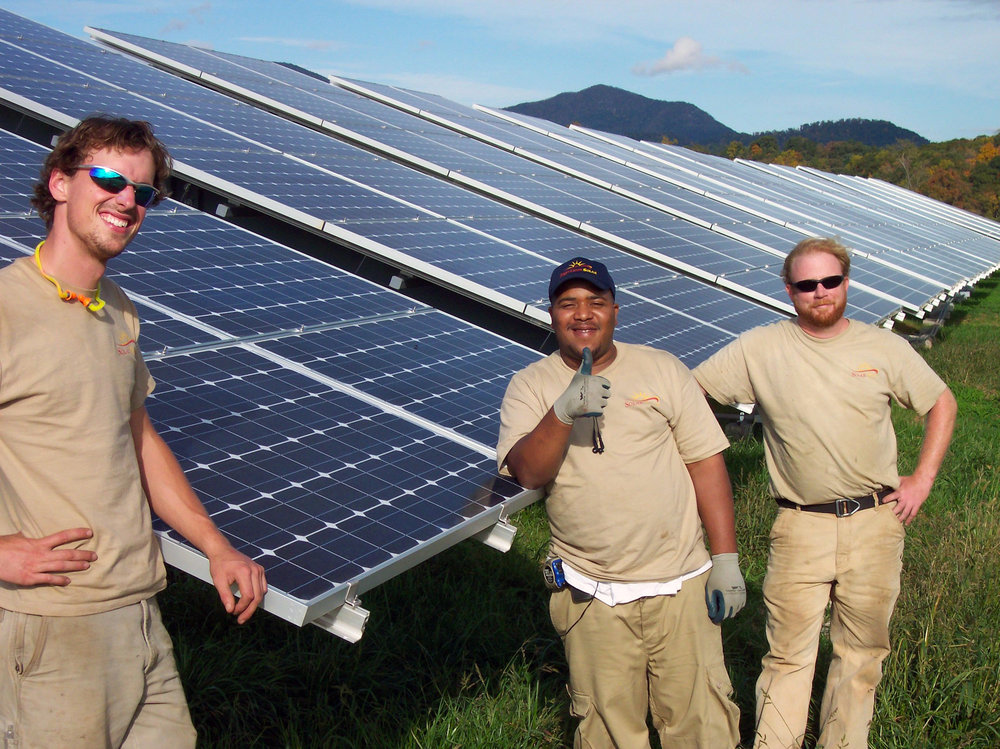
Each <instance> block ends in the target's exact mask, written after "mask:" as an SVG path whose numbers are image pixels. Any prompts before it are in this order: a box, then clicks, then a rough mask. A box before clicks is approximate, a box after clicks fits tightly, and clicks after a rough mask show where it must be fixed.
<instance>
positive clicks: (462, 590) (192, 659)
mask: <svg viewBox="0 0 1000 749" xmlns="http://www.w3.org/2000/svg"><path fill="white" fill-rule="evenodd" d="M171 580H172V582H171V585H170V586H169V587H168V589H167V591H165V592H164V593H163V594H162V595H161V597H160V599H161V607H162V610H163V616H164V621H165V623H166V625H167V628H168V629H169V630H170V632H171V635H172V636H173V638H174V642H175V650H176V654H177V659H178V665H179V668H180V670H181V675H182V679H183V681H184V685H185V690H186V692H187V695H188V701H189V703H190V706H191V712H192V718H193V720H194V722H195V724H196V726H197V728H198V730H199V734H200V739H199V746H205V747H236V746H239V747H247V746H261V747H264V746H266V747H281V746H289V747H297V746H301V747H387V748H388V747H402V746H418V745H419V744H418V743H417V742H415V741H414V740H413V736H419V734H420V731H421V727H422V726H424V725H425V724H426V723H427V722H428V721H429V720H432V719H433V718H434V716H435V715H437V714H438V713H439V710H440V703H442V701H449V700H456V699H461V698H462V696H463V695H466V694H468V693H469V692H470V691H473V692H486V693H489V694H493V693H494V692H496V691H498V690H502V689H504V688H505V687H504V685H503V684H502V682H503V680H504V675H505V673H507V672H508V671H509V670H510V665H511V663H512V662H514V661H516V660H517V659H519V658H523V660H524V667H525V668H527V669H528V671H529V673H531V674H532V675H533V678H534V679H535V680H536V681H537V682H538V684H539V690H540V695H539V699H540V700H542V701H543V702H552V701H560V700H562V701H565V697H564V695H565V692H564V690H563V686H562V684H563V683H564V680H565V670H566V669H565V662H564V660H563V653H562V647H561V643H560V642H559V640H558V638H557V637H556V635H555V633H554V632H553V631H552V627H551V624H550V623H549V619H548V612H547V609H546V600H547V597H546V595H545V592H544V589H543V587H542V584H541V577H540V574H539V571H538V566H537V564H536V563H535V562H534V561H533V559H531V558H530V554H529V553H527V552H524V551H521V552H520V553H517V552H516V551H513V550H512V551H511V552H509V553H508V554H506V555H503V554H499V553H498V552H496V551H495V550H493V549H489V548H487V547H484V546H482V545H480V544H478V543H475V542H465V543H462V544H459V545H458V546H456V547H455V548H452V549H449V550H448V551H445V552H443V553H442V554H440V555H438V556H436V557H434V558H432V559H431V560H429V561H427V562H425V563H424V564H422V565H420V566H419V567H418V568H416V569H414V570H410V571H409V572H406V573H404V574H402V575H400V576H399V577H397V578H394V579H393V580H390V581H388V582H386V583H384V584H383V585H381V586H379V587H378V588H376V589H375V590H373V591H370V592H369V593H368V594H367V595H366V596H364V597H363V605H364V606H365V608H366V609H368V610H370V611H371V618H370V620H369V622H368V625H367V627H366V634H365V636H364V637H363V638H362V640H361V641H360V642H358V643H356V644H350V643H347V642H345V641H343V640H341V639H339V638H338V637H336V636H334V635H332V634H330V633H327V632H325V631H323V630H320V629H319V628H317V627H312V626H308V627H305V628H302V629H299V628H296V627H295V626H293V625H290V624H288V623H286V622H284V621H281V620H279V619H277V618H276V617H274V616H272V615H270V614H267V613H266V612H259V613H258V614H257V615H255V617H254V619H253V620H251V622H250V623H248V624H247V625H245V626H243V627H238V626H235V625H233V624H232V623H231V622H230V621H229V619H228V617H226V615H225V614H224V612H223V611H222V609H221V606H220V605H219V603H218V601H217V598H216V596H215V593H214V591H212V590H211V589H209V588H208V586H206V585H204V584H203V583H201V582H200V581H197V580H194V579H191V578H188V577H187V576H186V575H183V574H182V573H176V572H172V573H171ZM565 728H566V726H565V725H564V726H562V729H563V731H564V730H565ZM556 733H558V731H556ZM551 745H552V746H558V745H559V744H558V743H553V744H551Z"/></svg>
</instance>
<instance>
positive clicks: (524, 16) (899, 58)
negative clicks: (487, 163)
mask: <svg viewBox="0 0 1000 749" xmlns="http://www.w3.org/2000/svg"><path fill="white" fill-rule="evenodd" d="M3 7H5V8H6V9H7V10H10V11H12V12H14V13H18V14H20V15H23V16H26V17H28V18H31V19H33V20H35V21H39V22H41V23H44V24H46V25H48V26H52V27H54V28H57V29H60V30H62V31H66V32H67V33H71V34H74V35H76V36H85V34H84V32H83V28H84V27H85V26H94V27H97V28H105V29H110V30H113V31H123V32H127V33H131V34H139V35H142V36H149V37H154V38H157V39H165V40H167V41H173V42H183V43H193V44H199V45H201V46H207V47H211V48H214V49H219V50H222V51H226V52H234V53H237V54H243V55H249V56H252V57H260V58H265V59H270V60H281V61H288V62H294V63H297V64H299V65H302V66H304V67H307V68H310V69H311V70H314V71H316V72H318V73H322V74H336V75H341V76H346V77H349V78H358V79H361V80H367V81H374V82H378V83H388V84H393V85H399V86H404V87H406V88H413V89H417V90H420V91H428V92H431V93H435V94H439V95H442V96H445V97H448V98H450V99H454V100H456V101H459V102H462V103H464V104H483V105H486V106H491V107H502V106H509V105H511V104H516V103H519V102H523V101H534V100H537V99H544V98H548V97H550V96H553V95H555V94H558V93H562V92H564V91H579V90H580V89H583V88H586V87H588V86H591V85H594V84H597V83H603V84H608V85H612V86H618V87H620V88H624V89H627V90H629V91H633V92H635V93H639V94H642V95H644V96H648V97H651V98H654V99H663V100H666V101H686V102H690V103H692V104H694V105H696V106H698V107H700V108H702V109H703V110H705V111H706V112H708V113H709V114H710V115H712V116H713V117H714V118H715V119H717V120H719V121H720V122H721V123H723V124H724V125H727V126H729V127H731V128H733V129H734V130H738V131H741V132H761V131H765V130H777V129H784V128H789V127H797V126H798V125H802V124H804V123H807V122H816V121H819V120H838V119H843V118H847V117H866V118H871V119H884V120H890V121H892V122H894V123H895V124H897V125H899V126H901V127H905V128H908V129H910V130H913V131H915V132H917V133H919V134H920V135H922V136H924V137H926V138H929V139H930V140H933V141H941V140H948V139H951V138H971V137H975V136H977V135H987V134H989V135H992V134H993V133H996V132H997V131H998V130H1000V86H998V85H997V79H998V72H997V71H998V70H1000V2H998V0H742V1H738V0H726V1H722V0H193V1H188V0H169V1H167V0H164V1H162V2H161V0H146V1H145V2H138V3H137V2H134V1H133V2H127V3H126V2H98V1H97V0H3Z"/></svg>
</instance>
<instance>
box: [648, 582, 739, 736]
mask: <svg viewBox="0 0 1000 749" xmlns="http://www.w3.org/2000/svg"><path fill="white" fill-rule="evenodd" d="M708 574H709V573H707V572H706V573H704V574H703V575H700V576H698V577H696V578H693V579H691V580H686V581H685V582H684V585H683V586H682V587H681V590H680V592H679V593H678V594H677V595H676V596H657V597H655V598H645V599H642V600H640V601H637V602H636V603H637V604H638V606H639V609H640V612H641V616H642V633H643V640H644V642H645V645H646V651H647V653H648V654H649V702H650V705H649V706H650V712H651V713H652V716H653V725H654V727H655V728H656V730H657V733H658V734H659V737H660V745H661V746H662V747H663V749H733V747H735V746H736V745H737V744H738V743H739V740H740V728H739V723H740V711H739V708H738V707H737V706H736V704H735V703H734V702H733V701H732V699H731V695H732V691H733V688H732V684H731V683H730V680H729V674H728V672H727V671H726V664H725V661H724V659H723V654H722V629H721V627H719V625H717V624H713V623H712V621H711V619H709V618H708V609H707V607H706V604H705V583H706V582H707V580H708Z"/></svg>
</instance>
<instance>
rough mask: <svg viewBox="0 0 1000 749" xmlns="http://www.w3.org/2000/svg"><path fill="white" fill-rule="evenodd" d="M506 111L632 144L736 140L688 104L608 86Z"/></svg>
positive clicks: (721, 125)
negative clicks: (631, 140) (621, 138)
mask: <svg viewBox="0 0 1000 749" xmlns="http://www.w3.org/2000/svg"><path fill="white" fill-rule="evenodd" d="M507 109H508V110H509V111H511V112H517V113H519V114H527V115H530V116H532V117H540V118H542V119H543V120H548V121H549V122H556V123H558V124H560V125H570V124H573V123H576V124H578V125H582V126H584V127H589V128H593V129H594V130H603V131H604V132H607V133H617V134H619V135H625V136H627V137H629V138H635V139H636V140H653V141H660V140H661V139H662V138H664V137H666V138H669V139H671V140H673V141H677V143H678V144H679V145H682V146H687V145H692V144H696V143H728V142H729V141H731V140H738V139H739V138H740V135H741V133H738V132H736V131H735V130H732V129H730V128H728V127H726V126H725V125H723V124H722V123H721V122H718V121H717V120H715V119H713V118H712V117H711V116H710V115H709V114H708V113H707V112H705V111H703V110H701V109H699V108H698V107H696V106H694V104H688V103H686V102H683V101H658V100H657V99H648V98H646V97H645V96H640V95H639V94H633V93H632V92H630V91H625V90H624V89H620V88H615V87H614V86H601V85H598V86H591V87H590V88H585V89H584V90H583V91H577V92H575V93H564V94H557V95H556V96H553V97H552V98H551V99H545V100H543V101H533V102H525V103H523V104H515V105H514V106H512V107H507Z"/></svg>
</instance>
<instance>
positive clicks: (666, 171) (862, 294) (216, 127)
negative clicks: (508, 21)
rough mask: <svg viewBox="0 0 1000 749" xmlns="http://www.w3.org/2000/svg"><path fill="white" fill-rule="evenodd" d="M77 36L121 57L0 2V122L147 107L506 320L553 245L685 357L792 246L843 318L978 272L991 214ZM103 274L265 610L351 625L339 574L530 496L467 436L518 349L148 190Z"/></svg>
mask: <svg viewBox="0 0 1000 749" xmlns="http://www.w3.org/2000/svg"><path fill="white" fill-rule="evenodd" d="M88 31H89V32H90V33H91V35H92V36H94V37H95V38H96V39H98V40H100V41H101V42H103V43H104V44H106V45H112V46H113V47H115V48H116V49H121V50H125V51H126V52H127V53H128V54H120V53H119V52H118V51H114V50H111V49H108V48H107V47H104V46H100V45H98V44H95V43H92V42H87V41H83V40H80V39H76V38H73V37H69V36H67V35H64V34H61V33H58V32H55V31H53V30H51V29H48V28H46V27H44V26H40V25H38V24H35V23H33V22H31V21H28V20H26V19H23V18H20V17H18V16H15V15H13V14H10V13H7V12H5V11H2V10H0V103H2V104H3V105H4V107H5V108H6V110H7V112H9V113H17V115H18V116H20V115H23V116H25V117H27V118H28V119H29V120H31V121H33V122H37V123H44V124H46V125H50V126H55V127H56V129H62V128H65V127H67V126H69V125H71V124H73V123H74V122H75V121H76V120H77V119H78V118H81V117H83V116H86V115H87V114H90V113H92V112H95V111H104V112H114V113H115V114H120V115H123V116H127V117H134V118H141V119H145V120H149V121H151V122H152V123H153V124H154V127H155V129H156V132H157V134H158V136H159V137H161V139H163V140H164V142H165V143H166V144H167V146H168V148H169V149H170V151H171V154H172V155H173V156H174V158H175V161H176V168H175V175H176V176H177V177H178V178H179V179H180V180H181V182H182V183H184V184H186V185H190V186H193V187H195V188H198V189H201V190H206V191H208V192H209V193H211V194H213V195H218V196H221V198H220V199H221V200H223V201H224V203H225V205H227V206H233V207H237V209H238V207H239V206H248V207H250V208H252V209H253V210H254V211H256V212H257V213H258V215H262V216H265V217H267V220H268V221H269V222H271V224H272V225H273V226H276V227H281V226H286V227H288V229H289V231H287V232H286V234H287V235H288V236H289V237H290V240H289V241H292V240H291V238H293V237H294V235H293V234H292V233H291V231H290V230H291V228H295V229H296V230H301V229H304V230H306V231H307V232H311V233H312V234H314V235H315V236H316V237H319V238H321V239H323V240H324V241H326V242H328V243H329V244H330V246H335V247H339V248H342V249H343V248H346V249H347V250H349V251H350V252H351V253H356V254H357V255H358V256H361V257H364V256H370V257H373V258H376V259H377V260H378V261H379V262H382V263H384V264H386V265H387V266H389V267H392V268H395V269H398V270H399V271H400V273H402V274H405V275H407V276H413V277H419V278H421V279H423V280H424V281H426V282H429V283H430V284H432V285H435V286H439V287H441V288H444V289H448V290H449V291H452V292H458V293H459V294H462V295H464V296H465V297H466V298H467V299H468V301H467V303H466V304H467V306H468V307H469V308H470V309H472V308H477V309H485V310H493V311H495V312H498V313H500V314H502V315H504V316H507V317H509V318H510V319H514V320H518V321H520V322H521V323H522V324H523V323H529V324H537V325H541V324H542V323H544V322H545V321H547V314H546V313H545V311H544V308H545V306H546V305H547V299H546V298H545V296H546V284H547V278H548V275H549V273H550V271H551V269H552V268H553V267H554V266H555V265H556V264H558V263H560V262H562V261H563V260H565V259H567V258H568V257H571V256H573V255H577V254H582V255H586V256H588V257H591V258H594V259H598V260H602V261H603V262H605V263H607V265H608V266H609V268H610V269H611V271H612V273H613V275H614V277H615V280H616V282H617V285H618V288H619V293H618V301H619V303H620V304H621V314H620V317H619V326H618V329H617V331H616V337H618V338H619V339H621V340H625V341H633V342H639V343H648V344H651V345H655V346H660V347H663V348H666V349H667V350H670V351H672V352H673V353H675V354H677V355H678V356H679V357H680V358H681V359H682V360H684V361H685V362H686V363H688V364H689V365H694V364H697V363H698V362H700V361H701V360H703V359H704V358H706V357H707V356H708V355H710V354H711V353H712V352H714V351H715V350H717V349H718V348H720V347H721V346H723V345H725V344H726V343H728V342H729V341H731V340H733V338H734V337H735V336H737V335H738V334H739V333H741V332H743V331H745V330H748V329H749V328H751V327H754V326H757V325H760V324H766V323H769V322H773V321H775V320H778V319H781V318H782V317H784V316H786V315H788V314H791V312H792V310H791V306H790V305H789V304H788V300H787V296H786V295H785V293H784V289H783V285H782V283H781V281H780V278H779V271H780V267H781V262H782V260H783V257H784V255H785V253H786V252H787V250H788V249H790V247H791V246H792V245H793V244H794V243H795V242H796V241H798V239H800V238H801V237H804V236H808V235H815V234H825V235H829V234H834V233H839V234H840V235H841V236H842V237H844V238H845V240H846V241H847V242H848V243H849V244H850V245H851V247H852V249H853V250H854V251H855V253H856V260H855V264H854V270H853V271H852V281H854V284H852V294H851V299H850V300H849V301H850V304H851V308H850V310H849V312H850V314H851V315H852V316H853V317H855V318H857V319H861V320H865V321H868V322H873V323H887V322H888V321H890V320H891V319H893V318H894V317H898V316H901V315H903V314H906V313H909V314H914V315H917V316H919V315H921V314H923V313H924V312H925V311H926V310H928V309H930V308H932V307H933V306H934V305H935V304H937V303H938V302H939V301H941V300H943V299H945V298H947V297H948V296H949V295H950V294H953V293H954V292H955V291H956V290H958V289H959V288H961V287H963V286H964V285H965V284H968V283H971V282H974V281H975V280H976V279H978V278H981V277H982V276H983V275H985V274H986V273H989V272H991V271H992V270H994V269H995V268H996V267H997V266H998V264H1000V250H998V248H1000V241H998V239H1000V232H998V231H997V225H996V224H994V223H993V222H988V221H986V220H985V219H981V218H979V217H972V216H969V215H968V214H961V213H960V212H957V211H956V210H955V209H951V208H950V207H947V206H944V207H942V206H940V204H936V203H934V202H933V201H927V200H926V199H922V198H919V196H913V195H912V194H911V193H908V192H906V191H900V190H899V189H898V188H893V187H892V186H886V185H882V184H878V183H874V182H871V181H866V182H864V183H863V184H860V183H857V182H855V181H853V180H851V179H850V178H835V177H834V176H833V175H822V174H816V173H811V172H807V171H802V170H792V171H791V172H788V173H786V172H785V171H783V170H780V169H768V170H762V169H759V168H756V167H751V166H749V165H746V164H741V163H734V162H729V161H727V160H723V159H718V158H715V157H707V156H704V155H701V154H694V153H692V152H689V151H685V150H683V149H677V148H672V147H664V146H661V145H659V144H648V143H638V142H636V141H630V140H628V139H624V138H620V137H618V136H610V135H607V134H602V133H594V132H591V131H586V130H583V129H566V128H559V127H557V126H553V125H551V124H549V123H543V122H541V121H539V120H534V119H532V118H525V117H522V116H513V115H510V114H509V113H503V112H496V111H491V110H485V109H481V108H475V109H474V108H468V107H463V106H461V105H458V104H456V103H454V102H450V101H447V100H445V99H442V98H441V97H437V96H434V95H430V94H422V93H419V92H412V91H406V90H403V89H398V88H393V87H388V86H380V85H377V84H370V83H363V82H356V81H348V80H345V79H335V81H334V82H335V83H336V84H337V85H331V84H328V83H326V82H323V81H320V80H317V79H316V78H314V77H311V76H308V75H304V74H302V73H300V72H298V71H294V70H292V69H290V68H288V67H286V66H282V65H279V64H276V63H270V62H266V61H262V60H255V59H253V58H247V57H241V56H236V55H229V54H224V53H220V52H214V51H207V50H201V49H197V48H194V47H189V46H185V45H176V44H170V43H166V42H160V41H157V40H150V39H144V38H141V37H135V36H130V35H125V34H119V33H116V32H110V31H100V30H93V29H89V30H88ZM140 58H141V59H140ZM150 63H152V64H150ZM16 119H17V117H16V116H13V117H11V116H9V117H8V121H14V120H16ZM26 130H31V128H26ZM0 154H2V156H3V163H2V165H0V257H2V258H3V259H4V260H8V259H11V258H13V257H17V256H19V255H21V254H23V253H26V252H29V251H30V249H31V248H32V247H33V246H34V244H35V242H37V239H38V234H39V233H40V232H41V231H42V227H41V225H40V223H39V222H38V220H37V219H36V218H33V217H32V216H30V215H29V212H28V206H27V195H28V193H29V192H30V189H31V184H32V182H33V181H34V179H35V178H36V175H37V169H38V165H39V164H40V162H41V160H42V158H43V154H44V149H42V148H40V147H37V146H34V145H32V144H31V143H29V142H28V141H26V140H24V139H22V138H20V137H18V136H17V135H14V134H12V133H8V132H2V131H0ZM225 213H226V210H221V211H220V214H225ZM111 271H112V273H113V275H114V277H115V278H116V280H118V281H119V283H121V285H122V286H123V287H124V288H125V289H126V290H127V291H128V292H129V294H130V296H131V297H132V298H133V299H134V300H135V301H136V303H137V306H138V307H139V311H140V317H141V319H142V320H143V332H142V338H141V340H140V343H141V345H142V348H143V351H144V354H145V355H146V357H147V359H148V360H149V361H150V368H151V370H152V371H153V373H154V376H155V377H156V378H157V380H158V383H159V384H158V387H157V390H156V392H155V393H154V395H153V396H152V398H151V399H150V403H149V408H150V412H151V414H152V415H153V418H154V420H155V421H156V423H157V424H158V426H159V427H160V429H161V431H162V432H163V433H164V436H165V437H166V439H167V441H168V443H169V444H170V445H171V447H172V448H173V449H174V451H175V452H176V453H177V455H178V457H179V458H180V459H181V462H182V465H183V466H184V467H185V469H186V471H187V473H188V476H189V477H190V478H191V481H192V484H193V485H194V486H195V489H196V490H197V491H198V492H199V494H200V496H202V498H203V499H204V501H205V504H206V507H207V508H208V510H209V512H210V513H211V514H212V517H213V518H214V519H215V521H216V522H217V523H218V524H219V526H220V528H221V529H222V530H223V532H225V533H226V534H227V535H228V536H229V537H230V538H232V539H233V540H234V543H236V545H237V546H238V547H239V548H241V549H242V550H244V551H245V552H246V553H248V554H250V555H251V556H253V557H254V558H256V559H258V560H259V561H261V562H262V563H263V564H264V565H265V567H266V568H267V572H268V580H269V585H270V588H271V590H270V592H269V594H268V597H267V600H266V602H265V608H267V609H268V610H269V611H272V612H273V613H276V614H278V615H280V616H283V617H284V618H286V619H288V620H289V621H293V622H295V623H298V624H303V623H306V622H313V623H317V624H320V625H321V626H325V627H327V628H329V629H331V630H332V631H334V632H336V633H337V634H339V635H340V636H343V637H346V638H348V639H356V638H357V637H359V636H360V634H361V631H362V629H363V625H364V618H365V612H364V611H363V609H361V608H360V606H359V602H358V600H357V596H358V595H359V594H360V593H362V592H364V591H365V590H368V589H370V588H371V587H373V586H374V585H377V584H379V583H380V582H381V581H383V580H385V579H387V578H388V577H390V576H392V575H394V574H398V572H400V571H402V570H404V569H407V568H408V567H410V566H412V565H414V564H416V563H418V562H419V561H421V560H423V559H426V558H427V557H428V556H430V555H432V554H434V553H437V552H438V551H440V550H441V549H443V548H445V547H446V546H448V545H451V544H453V543H456V542H457V541H458V540H461V539H463V538H467V537H469V536H472V535H477V536H480V537H482V538H485V539H487V540H488V541H489V542H490V543H493V544H494V545H496V546H498V547H501V548H502V547H504V546H505V545H506V544H508V543H509V540H510V533H511V532H512V531H511V528H510V526H509V525H508V524H507V523H506V517H507V515H509V513H510V512H513V511H514V510H516V509H518V508H520V507H522V506H524V505H525V504H527V503H528V502H531V501H534V500H535V499H537V498H538V496H539V493H538V492H525V491H524V490H522V489H521V488H520V487H518V486H517V485H516V484H514V483H512V482H510V481H507V480H505V479H502V478H500V477H498V476H497V475H496V473H495V469H494V460H495V454H494V448H493V445H494V444H495V439H496V429H497V414H498V407H499V403H500V399H501V397H502V393H503V389H504V387H505V386H506V382H507V381H508V380H509V378H510V376H511V375H512V374H513V373H514V372H515V371H517V370H518V369H520V368H522V367H523V366H525V365H526V364H527V363H529V362H530V361H534V360H535V359H537V358H538V357H539V356H540V354H539V353H538V352H536V351H533V350H530V349H528V348H525V347H523V346H520V345H518V344H516V343H512V342H510V341H509V340H506V339H504V338H502V337H501V336H500V335H497V334H495V333H491V332H489V331H486V330H483V329H481V328H478V327H475V326H473V325H471V324H469V323H466V322H463V321H461V320H459V319H457V318H455V317H452V316H449V315H447V314H445V313H443V312H441V311H439V310H437V309H434V308H433V307H431V306H428V305H426V304H422V303H420V302H416V301H414V300H413V299H412V298H410V297H407V296H403V295H402V294H396V293H394V292H391V291H388V290H386V289H384V288H382V287H379V286H377V285H375V284H372V283H370V282H368V281H364V280H362V279H360V278H358V277H356V276H354V275H352V274H350V273H347V272H344V271H341V270H337V269H336V268H334V267H332V266H330V265H328V264H326V263H322V262H320V261H317V260H314V259H311V258H309V257H306V256H305V255H302V254H300V253H298V252H296V251H294V250H291V249H289V248H288V247H285V246H282V245H280V244H277V243H275V242H274V241H272V240H269V239H265V238H263V237H261V236H259V235H257V234H254V233H251V232H249V231H246V230H244V229H239V228H237V227H236V226H234V225H233V224H232V223H229V222H226V221H223V220H221V219H220V218H217V217H215V216H212V215H208V214H206V213H203V212H201V211H199V210H196V209H194V208H192V207H189V206H186V205H183V204H181V203H177V202H166V203H163V204H161V205H160V206H159V207H157V208H156V209H154V210H151V211H150V212H149V215H148V216H147V219H146V223H145V224H144V226H143V230H142V232H141V233H140V234H139V236H138V238H137V239H136V240H135V242H133V244H132V245H131V246H130V248H129V251H128V252H126V253H125V254H123V255H122V256H121V257H120V258H118V259H117V260H116V261H115V262H114V263H113V265H112V268H111ZM477 317H478V318H482V317H483V316H482V314H480V315H478V316H477ZM488 319H493V318H488ZM491 324H492V323H491ZM502 329H504V327H503V326H502V325H500V324H499V323H497V330H498V331H499V330H502ZM157 532H158V533H160V534H161V538H162V539H163V547H164V551H165V555H166V556H167V559H168V561H169V562H170V563H171V564H174V565H176V566H179V567H181V568H183V569H186V570H187V571H189V572H192V573H194V574H197V575H199V576H201V577H202V578H203V579H206V580H208V576H207V564H206V563H205V560H204V558H203V557H201V555H200V554H199V553H197V552H196V551H194V550H193V549H191V548H190V547H189V546H188V545H187V544H186V543H185V542H184V541H183V540H182V539H180V538H179V537H176V536H175V534H173V532H171V531H169V530H168V529H166V528H165V527H163V526H158V528H157Z"/></svg>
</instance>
